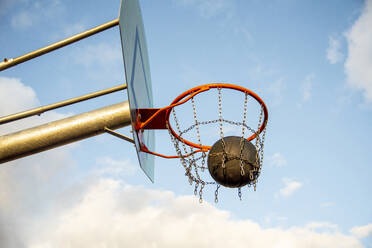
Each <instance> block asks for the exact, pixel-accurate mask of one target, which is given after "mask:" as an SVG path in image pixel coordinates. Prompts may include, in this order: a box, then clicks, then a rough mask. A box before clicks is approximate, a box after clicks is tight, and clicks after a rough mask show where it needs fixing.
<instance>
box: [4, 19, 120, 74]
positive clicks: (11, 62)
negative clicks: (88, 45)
mask: <svg viewBox="0 0 372 248" xmlns="http://www.w3.org/2000/svg"><path fill="white" fill-rule="evenodd" d="M118 24H119V19H115V20H113V21H110V22H107V23H105V24H102V25H99V26H97V27H95V28H92V29H89V30H87V31H84V32H82V33H80V34H76V35H74V36H71V37H69V38H67V39H64V40H61V41H58V42H56V43H54V44H51V45H49V46H46V47H43V48H40V49H38V50H35V51H33V52H30V53H27V54H25V55H22V56H20V57H17V58H11V59H7V58H4V61H3V62H1V63H0V71H2V70H5V69H7V68H10V67H12V66H15V65H18V64H20V63H23V62H25V61H27V60H30V59H33V58H36V57H38V56H41V55H43V54H46V53H49V52H51V51H54V50H56V49H58V48H61V47H64V46H67V45H69V44H71V43H74V42H76V41H79V40H81V39H84V38H86V37H89V36H91V35H94V34H96V33H99V32H102V31H104V30H106V29H109V28H112V27H114V26H116V25H118Z"/></svg>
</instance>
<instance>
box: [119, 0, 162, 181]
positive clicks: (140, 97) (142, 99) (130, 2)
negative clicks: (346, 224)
mask: <svg viewBox="0 0 372 248" xmlns="http://www.w3.org/2000/svg"><path fill="white" fill-rule="evenodd" d="M119 28H120V36H121V45H122V51H123V59H124V67H125V77H126V83H127V86H128V90H127V92H128V100H129V105H130V111H131V119H132V130H133V139H134V143H135V146H136V149H137V154H138V160H139V164H140V166H141V168H142V169H143V171H144V172H145V174H146V175H147V176H148V177H149V179H150V180H151V181H152V182H154V156H152V155H150V154H148V153H145V152H142V151H141V147H142V146H143V145H145V146H146V147H147V148H149V149H151V150H155V136H154V130H143V131H141V132H137V131H136V128H135V126H136V122H137V110H138V109H140V108H153V97H152V87H151V76H150V66H149V61H148V55H147V46H146V39H145V31H144V26H143V22H142V15H141V9H140V5H139V2H138V0H121V5H120V13H119Z"/></svg>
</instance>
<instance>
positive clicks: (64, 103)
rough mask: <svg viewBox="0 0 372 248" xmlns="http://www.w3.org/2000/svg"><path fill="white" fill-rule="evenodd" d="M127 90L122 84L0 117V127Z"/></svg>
mask: <svg viewBox="0 0 372 248" xmlns="http://www.w3.org/2000/svg"><path fill="white" fill-rule="evenodd" d="M126 88H127V85H126V84H122V85H119V86H115V87H112V88H109V89H105V90H100V91H96V92H93V93H90V94H87V95H84V96H79V97H75V98H71V99H68V100H65V101H62V102H57V103H53V104H49V105H46V106H42V107H38V108H34V109H30V110H27V111H24V112H20V113H16V114H12V115H8V116H4V117H0V125H1V124H5V123H8V122H12V121H16V120H20V119H23V118H26V117H30V116H33V115H41V114H42V113H44V112H46V111H49V110H53V109H56V108H60V107H64V106H67V105H71V104H74V103H77V102H81V101H85V100H88V99H92V98H95V97H98V96H103V95H107V94H110V93H113V92H116V91H119V90H125V89H126Z"/></svg>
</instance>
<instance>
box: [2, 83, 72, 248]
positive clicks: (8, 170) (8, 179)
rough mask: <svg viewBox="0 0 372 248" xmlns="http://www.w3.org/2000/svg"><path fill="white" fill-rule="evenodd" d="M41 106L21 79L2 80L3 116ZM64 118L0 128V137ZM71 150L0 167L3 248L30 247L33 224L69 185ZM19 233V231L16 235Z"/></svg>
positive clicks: (26, 121) (53, 114) (47, 116)
mask: <svg viewBox="0 0 372 248" xmlns="http://www.w3.org/2000/svg"><path fill="white" fill-rule="evenodd" d="M38 105H39V100H38V99H37V97H36V94H35V92H34V91H33V89H32V88H30V87H28V86H25V85H24V84H22V82H21V81H20V79H16V78H7V77H0V115H5V114H11V113H14V112H18V111H23V110H25V109H29V108H32V107H36V106H38ZM59 117H64V115H61V114H58V113H56V112H54V111H52V112H48V113H47V114H45V115H42V117H35V118H28V119H24V120H20V121H16V122H14V123H9V124H5V125H1V126H0V135H2V134H6V133H10V132H13V131H16V130H19V129H24V128H27V127H29V126H30V125H31V126H32V125H37V124H40V123H41V122H46V121H51V120H54V119H56V118H59ZM69 150H70V148H68V147H64V148H59V149H55V150H53V151H48V152H44V153H40V154H38V155H33V156H30V157H27V158H23V159H19V160H16V161H12V162H8V163H5V164H1V166H0V223H1V224H0V247H8V248H13V247H17V248H18V247H28V246H27V244H26V243H25V242H26V240H27V237H28V235H29V233H30V231H31V227H30V225H31V223H32V222H33V219H34V218H36V219H37V218H38V216H39V214H40V212H42V211H44V209H46V207H47V206H48V205H49V204H48V200H50V199H51V198H54V195H56V193H57V192H58V191H59V190H60V189H59V186H60V185H61V183H66V181H68V180H66V178H65V177H64V176H65V172H66V170H68V169H71V168H72V167H73V165H74V162H73V161H72V160H71V159H70V157H69ZM15 230H16V231H15Z"/></svg>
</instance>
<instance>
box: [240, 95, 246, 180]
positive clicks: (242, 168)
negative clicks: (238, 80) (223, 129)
mask: <svg viewBox="0 0 372 248" xmlns="http://www.w3.org/2000/svg"><path fill="white" fill-rule="evenodd" d="M247 102H248V94H247V93H245V95H244V111H243V122H242V124H243V125H242V137H241V138H240V153H239V154H240V155H239V156H240V175H241V176H244V175H245V171H244V164H243V148H244V144H245V143H244V131H245V127H244V125H245V122H246V119H247Z"/></svg>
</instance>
